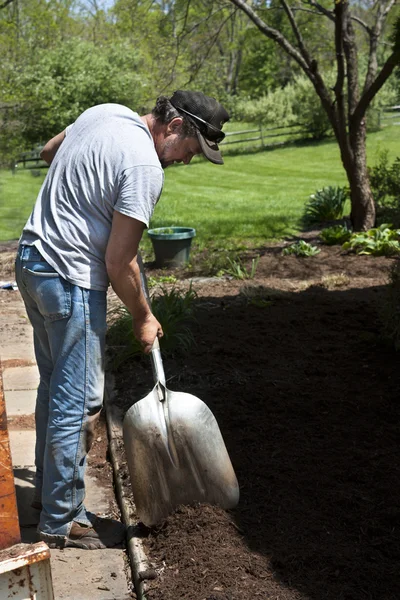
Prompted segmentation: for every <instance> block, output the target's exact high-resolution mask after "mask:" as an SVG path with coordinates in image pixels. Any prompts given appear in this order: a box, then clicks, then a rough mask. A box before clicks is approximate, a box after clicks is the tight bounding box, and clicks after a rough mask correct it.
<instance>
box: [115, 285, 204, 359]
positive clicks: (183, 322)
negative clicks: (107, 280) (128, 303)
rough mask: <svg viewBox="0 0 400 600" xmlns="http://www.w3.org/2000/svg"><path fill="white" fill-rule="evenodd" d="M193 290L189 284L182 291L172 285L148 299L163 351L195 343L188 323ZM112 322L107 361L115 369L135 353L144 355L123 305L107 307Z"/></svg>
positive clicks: (185, 348)
mask: <svg viewBox="0 0 400 600" xmlns="http://www.w3.org/2000/svg"><path fill="white" fill-rule="evenodd" d="M195 298H196V293H195V291H194V290H193V289H192V286H190V288H189V289H188V290H187V291H186V292H185V293H183V292H181V291H179V290H177V289H175V288H172V289H171V290H166V289H165V288H163V289H162V290H161V291H160V293H158V294H157V295H155V296H154V297H153V298H152V300H151V308H152V312H153V314H154V315H155V317H156V318H157V319H158V321H159V322H160V323H161V326H162V328H163V332H164V336H163V337H162V338H161V339H160V346H161V349H162V351H163V353H165V354H172V353H174V352H188V351H189V349H190V348H191V346H192V345H193V344H194V343H195V340H194V337H193V333H192V331H191V328H190V324H191V323H193V321H194V320H195V315H194V300H195ZM109 317H110V319H111V322H112V324H111V326H110V328H109V330H108V333H107V344H108V347H109V355H110V365H111V367H112V368H114V369H117V368H118V367H119V366H120V365H121V364H123V363H124V362H126V361H127V360H131V359H133V358H134V357H140V356H142V355H143V351H142V347H141V345H140V344H139V342H138V340H137V339H136V338H135V336H134V335H133V329H132V315H131V314H130V313H129V311H128V310H127V308H126V307H125V306H119V307H118V308H116V309H114V310H113V311H110V313H109Z"/></svg>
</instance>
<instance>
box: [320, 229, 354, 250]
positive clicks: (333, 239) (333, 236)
mask: <svg viewBox="0 0 400 600" xmlns="http://www.w3.org/2000/svg"><path fill="white" fill-rule="evenodd" d="M350 236H351V231H350V229H348V228H347V227H346V225H335V226H334V227H327V228H326V229H323V230H322V231H321V233H320V238H321V240H322V241H323V242H324V244H327V245H328V246H334V245H335V244H344V242H347V241H348V240H349V239H350Z"/></svg>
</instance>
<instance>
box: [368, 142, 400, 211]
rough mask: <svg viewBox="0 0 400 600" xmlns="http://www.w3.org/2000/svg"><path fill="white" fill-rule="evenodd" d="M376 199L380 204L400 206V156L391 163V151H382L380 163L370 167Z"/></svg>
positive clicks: (370, 178) (370, 177) (370, 176)
mask: <svg viewBox="0 0 400 600" xmlns="http://www.w3.org/2000/svg"><path fill="white" fill-rule="evenodd" d="M368 173H369V180H370V184H371V189H372V193H373V195H374V200H375V202H376V204H377V205H378V206H385V205H398V206H399V207H400V157H397V158H396V159H395V161H394V162H393V164H392V165H390V164H389V153H388V151H387V150H384V151H383V152H381V153H380V155H379V159H378V163H377V164H376V165H375V166H374V167H370V168H369V169H368Z"/></svg>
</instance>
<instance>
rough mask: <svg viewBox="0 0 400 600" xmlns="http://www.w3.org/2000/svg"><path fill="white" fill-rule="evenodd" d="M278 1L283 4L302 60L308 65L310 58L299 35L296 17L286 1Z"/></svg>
mask: <svg viewBox="0 0 400 600" xmlns="http://www.w3.org/2000/svg"><path fill="white" fill-rule="evenodd" d="M280 2H281V4H282V6H283V10H284V11H285V13H286V14H287V17H288V19H289V22H290V25H291V26H292V29H293V33H294V35H295V36H296V39H297V43H298V45H299V49H300V52H301V55H302V57H303V58H304V60H305V61H306V63H307V65H308V66H310V64H311V58H310V55H309V53H308V50H307V48H306V47H305V44H304V40H303V36H302V35H301V32H300V29H299V28H298V26H297V23H296V19H295V18H294V14H293V12H292V10H291V8H290V7H289V5H288V3H287V2H286V0H280Z"/></svg>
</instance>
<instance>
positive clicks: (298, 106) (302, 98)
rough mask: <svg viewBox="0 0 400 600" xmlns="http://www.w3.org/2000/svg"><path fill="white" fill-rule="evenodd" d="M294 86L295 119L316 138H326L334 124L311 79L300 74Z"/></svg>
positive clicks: (293, 104)
mask: <svg viewBox="0 0 400 600" xmlns="http://www.w3.org/2000/svg"><path fill="white" fill-rule="evenodd" d="M328 79H329V75H328ZM293 87H294V94H293V96H292V97H293V100H292V111H293V114H294V116H295V120H296V121H297V122H298V123H299V124H300V125H302V127H303V128H304V129H305V130H306V131H307V133H308V134H310V135H311V136H312V137H313V138H314V139H316V140H317V139H318V140H319V139H322V138H324V137H325V136H326V135H327V134H328V133H329V132H330V131H331V129H332V126H331V124H330V122H329V119H328V115H327V114H326V111H325V109H324V108H323V106H322V104H321V100H320V99H319V97H318V96H317V94H316V93H315V89H314V86H313V85H312V83H311V81H310V80H309V79H308V77H306V76H305V75H298V77H296V79H295V81H294V84H293Z"/></svg>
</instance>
